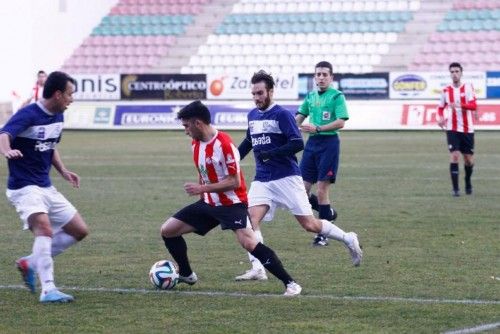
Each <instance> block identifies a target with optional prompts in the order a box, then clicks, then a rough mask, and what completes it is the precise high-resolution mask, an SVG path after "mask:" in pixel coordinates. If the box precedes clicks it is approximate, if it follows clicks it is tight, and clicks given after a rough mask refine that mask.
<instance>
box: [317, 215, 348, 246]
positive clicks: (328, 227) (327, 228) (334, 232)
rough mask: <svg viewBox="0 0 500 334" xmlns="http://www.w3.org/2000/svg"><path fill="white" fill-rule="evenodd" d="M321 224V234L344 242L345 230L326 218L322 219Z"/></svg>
mask: <svg viewBox="0 0 500 334" xmlns="http://www.w3.org/2000/svg"><path fill="white" fill-rule="evenodd" d="M321 225H322V226H321V234H323V235H325V236H327V237H328V238H330V239H334V240H337V241H342V242H344V236H345V232H344V231H343V230H342V229H341V228H340V227H338V226H337V225H334V224H332V223H331V222H329V221H328V220H325V219H321Z"/></svg>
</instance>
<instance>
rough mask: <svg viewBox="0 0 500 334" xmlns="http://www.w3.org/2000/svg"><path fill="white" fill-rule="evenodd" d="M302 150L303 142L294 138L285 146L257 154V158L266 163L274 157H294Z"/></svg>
mask: <svg viewBox="0 0 500 334" xmlns="http://www.w3.org/2000/svg"><path fill="white" fill-rule="evenodd" d="M303 149H304V141H303V140H302V138H295V139H292V140H289V141H288V142H287V143H286V144H285V145H281V146H280V147H276V148H273V149H272V150H269V151H261V152H259V153H258V154H257V158H258V159H260V160H262V161H264V162H265V161H267V160H269V159H271V158H274V157H288V156H292V155H295V154H296V153H298V152H300V151H302V150H303Z"/></svg>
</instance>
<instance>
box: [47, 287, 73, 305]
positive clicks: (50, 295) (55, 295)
mask: <svg viewBox="0 0 500 334" xmlns="http://www.w3.org/2000/svg"><path fill="white" fill-rule="evenodd" d="M74 300H75V298H73V296H71V295H68V294H65V293H62V292H61V291H59V290H57V289H53V290H50V291H48V292H47V293H42V294H41V295H40V303H43V304H47V303H70V302H72V301H74Z"/></svg>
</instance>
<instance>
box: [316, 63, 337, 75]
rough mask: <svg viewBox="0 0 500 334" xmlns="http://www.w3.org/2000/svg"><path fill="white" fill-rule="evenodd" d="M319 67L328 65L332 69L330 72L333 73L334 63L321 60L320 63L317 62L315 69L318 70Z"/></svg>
mask: <svg viewBox="0 0 500 334" xmlns="http://www.w3.org/2000/svg"><path fill="white" fill-rule="evenodd" d="M318 67H326V68H328V69H329V70H330V74H333V67H332V64H330V63H329V62H327V61H320V62H319V63H317V64H316V66H314V70H316V69H317V68H318Z"/></svg>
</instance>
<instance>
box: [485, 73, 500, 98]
mask: <svg viewBox="0 0 500 334" xmlns="http://www.w3.org/2000/svg"><path fill="white" fill-rule="evenodd" d="M486 98H488V99H498V98H500V72H486Z"/></svg>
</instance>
